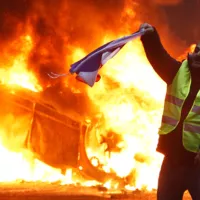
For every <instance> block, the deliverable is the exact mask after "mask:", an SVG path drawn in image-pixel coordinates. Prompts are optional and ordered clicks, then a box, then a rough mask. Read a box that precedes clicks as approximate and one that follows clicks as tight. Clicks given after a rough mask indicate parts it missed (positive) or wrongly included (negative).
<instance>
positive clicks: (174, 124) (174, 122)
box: [162, 115, 178, 126]
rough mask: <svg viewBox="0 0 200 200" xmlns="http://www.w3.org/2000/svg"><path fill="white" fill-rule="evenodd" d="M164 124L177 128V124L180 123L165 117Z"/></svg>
mask: <svg viewBox="0 0 200 200" xmlns="http://www.w3.org/2000/svg"><path fill="white" fill-rule="evenodd" d="M162 123H164V124H169V125H172V126H176V124H177V123H178V120H176V119H173V118H171V117H168V116H164V115H163V117H162Z"/></svg>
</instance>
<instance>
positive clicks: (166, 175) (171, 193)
mask: <svg viewBox="0 0 200 200" xmlns="http://www.w3.org/2000/svg"><path fill="white" fill-rule="evenodd" d="M199 171H200V168H199V167H198V166H197V165H194V164H193V165H174V164H173V163H171V160H170V159H168V158H164V161H163V164H162V167H161V171H160V176H159V180H158V192H157V199H158V200H182V197H183V194H184V192H185V191H186V190H188V191H189V193H190V195H191V196H192V199H193V200H199V199H200V173H199Z"/></svg>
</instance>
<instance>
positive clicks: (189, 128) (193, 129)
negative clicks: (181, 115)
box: [184, 124, 200, 133]
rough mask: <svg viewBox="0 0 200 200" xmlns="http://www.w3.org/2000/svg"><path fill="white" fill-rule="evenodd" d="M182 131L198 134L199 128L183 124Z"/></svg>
mask: <svg viewBox="0 0 200 200" xmlns="http://www.w3.org/2000/svg"><path fill="white" fill-rule="evenodd" d="M184 130H185V131H189V132H192V133H200V126H195V125H191V124H185V127H184Z"/></svg>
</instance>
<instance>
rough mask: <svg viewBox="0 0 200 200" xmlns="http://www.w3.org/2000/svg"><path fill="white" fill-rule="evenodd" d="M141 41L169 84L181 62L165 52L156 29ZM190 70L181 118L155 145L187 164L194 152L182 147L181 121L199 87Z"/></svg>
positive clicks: (192, 158)
mask: <svg viewBox="0 0 200 200" xmlns="http://www.w3.org/2000/svg"><path fill="white" fill-rule="evenodd" d="M141 41H142V43H143V46H144V50H145V53H146V56H147V58H148V60H149V62H150V64H151V65H152V67H153V68H154V70H155V71H156V72H157V74H158V75H159V76H160V77H161V78H162V79H163V81H165V82H166V83H167V85H170V84H171V83H172V81H173V79H174V77H175V75H176V73H177V72H178V70H179V68H180V66H181V64H182V63H181V62H179V61H177V60H175V59H174V58H172V57H171V56H170V55H169V54H168V53H167V52H166V50H165V49H164V48H163V46H162V43H161V41H160V38H159V35H158V33H157V31H156V30H155V31H154V32H153V33H150V34H147V35H144V36H142V37H141ZM190 71H191V77H192V84H191V88H190V93H189V95H188V97H187V99H186V101H185V103H184V105H183V108H182V115H181V120H180V122H179V124H178V126H177V127H176V128H175V130H173V131H172V132H171V133H169V134H167V135H160V136H159V141H158V146H157V151H159V152H161V153H163V154H164V155H165V156H167V157H170V159H171V160H173V161H174V162H175V163H185V164H188V165H190V164H193V162H194V157H195V155H196V154H195V153H191V152H188V151H186V150H185V148H184V147H183V143H182V128H183V121H184V119H185V117H186V116H187V114H188V112H189V111H190V108H191V107H192V104H193V102H194V99H195V97H196V95H197V92H198V91H199V89H200V84H196V82H197V81H198V80H197V81H196V77H197V76H196V73H197V71H195V73H193V71H192V70H190ZM194 75H195V76H194ZM199 76H200V70H199Z"/></svg>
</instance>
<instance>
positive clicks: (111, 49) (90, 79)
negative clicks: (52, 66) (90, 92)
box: [70, 30, 144, 87]
mask: <svg viewBox="0 0 200 200" xmlns="http://www.w3.org/2000/svg"><path fill="white" fill-rule="evenodd" d="M143 33H144V31H143V30H142V31H138V32H135V33H133V34H131V35H129V36H125V37H122V38H120V39H117V40H113V41H111V42H108V43H107V44H104V45H103V46H101V47H99V48H97V49H96V50H94V51H93V52H91V53H90V54H88V55H87V56H85V57H84V58H83V59H81V60H79V61H77V62H75V63H74V64H72V65H71V68H70V73H71V74H74V73H76V74H77V76H76V78H77V79H78V80H79V81H82V82H84V83H86V84H87V85H89V86H90V87H92V86H93V85H94V84H95V82H97V81H99V80H100V78H101V76H100V75H99V74H98V72H99V69H100V68H101V67H102V66H103V65H104V64H106V62H107V61H108V60H110V59H111V58H113V57H114V56H115V55H116V54H117V53H118V52H119V51H120V50H121V49H122V48H123V46H124V45H125V44H126V43H127V42H129V41H131V40H133V39H135V38H138V37H140V36H142V35H143Z"/></svg>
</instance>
